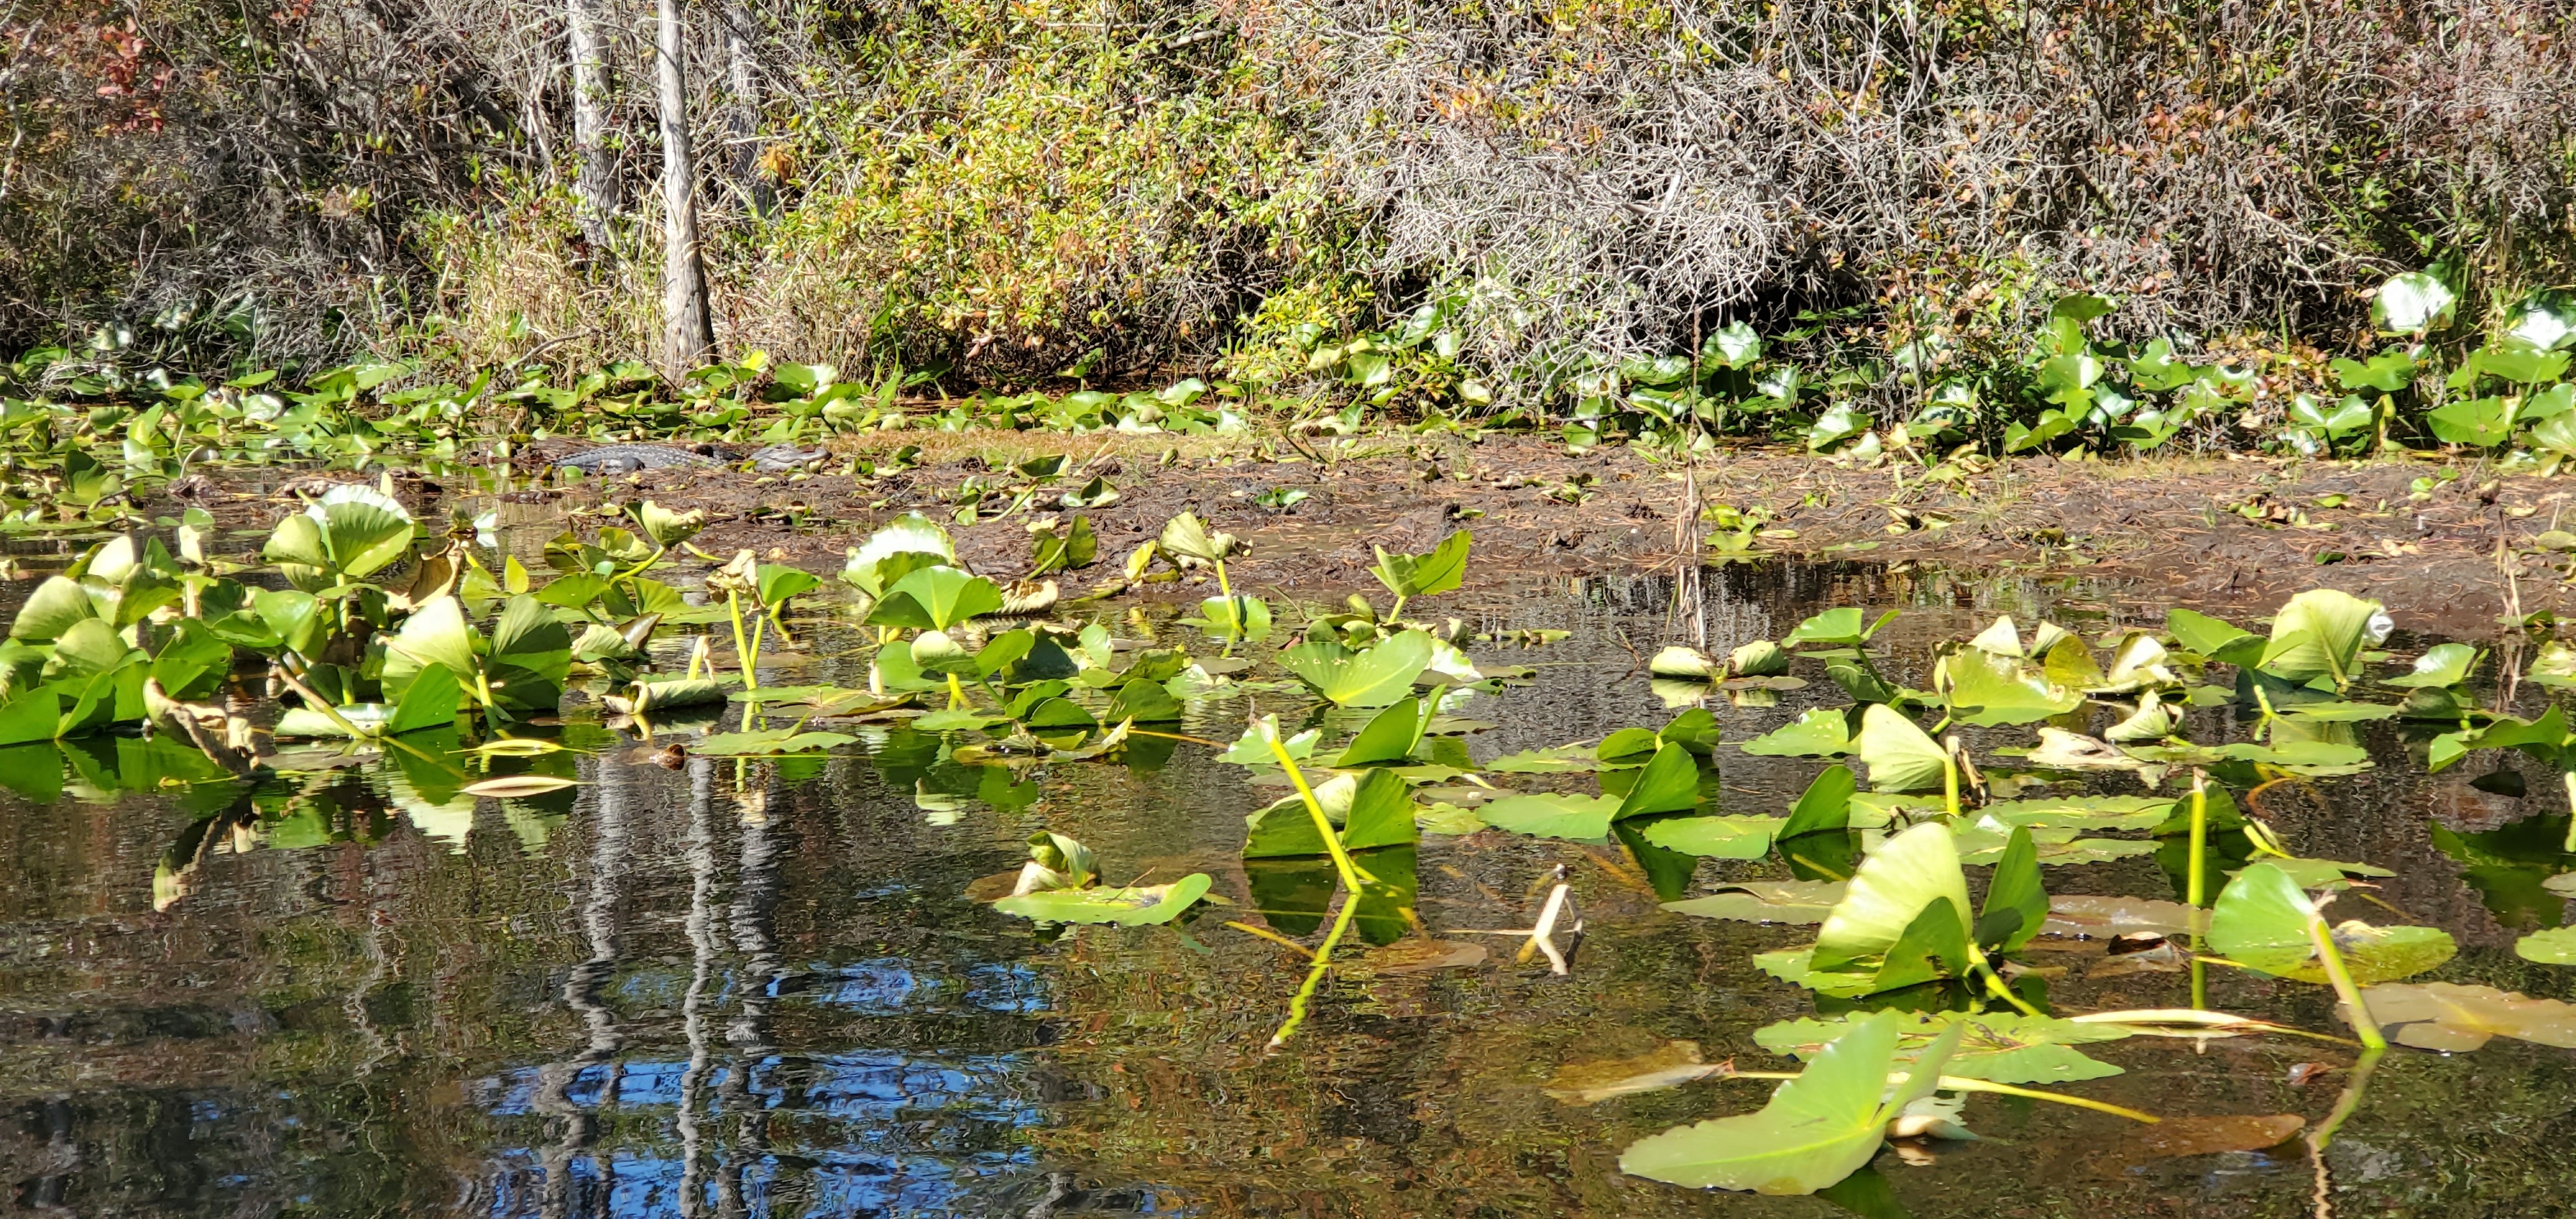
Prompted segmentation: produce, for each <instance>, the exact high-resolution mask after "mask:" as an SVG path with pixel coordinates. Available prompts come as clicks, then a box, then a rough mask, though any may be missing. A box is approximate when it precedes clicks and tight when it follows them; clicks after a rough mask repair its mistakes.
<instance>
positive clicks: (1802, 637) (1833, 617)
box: [1780, 605, 1897, 648]
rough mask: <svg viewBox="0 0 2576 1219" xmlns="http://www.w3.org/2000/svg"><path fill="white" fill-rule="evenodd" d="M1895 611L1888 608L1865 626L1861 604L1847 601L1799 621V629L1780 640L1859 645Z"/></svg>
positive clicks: (1784, 642)
mask: <svg viewBox="0 0 2576 1219" xmlns="http://www.w3.org/2000/svg"><path fill="white" fill-rule="evenodd" d="M1896 613H1897V611H1895V610H1889V611H1887V612H1886V613H1884V614H1881V615H1879V616H1878V621H1876V622H1871V623H1869V624H1868V625H1866V626H1864V625H1862V622H1863V619H1862V616H1861V611H1860V608H1859V607H1858V606H1850V605H1846V606H1841V607H1839V608H1836V609H1829V610H1826V611H1825V612H1823V613H1821V614H1818V615H1816V616H1815V617H1813V618H1809V619H1807V620H1806V621H1804V622H1801V623H1799V624H1798V627H1797V629H1796V630H1793V631H1791V632H1789V635H1788V637H1787V638H1785V639H1782V640H1781V641H1780V643H1781V646H1783V647H1792V648H1794V647H1796V646H1798V645H1799V644H1802V643H1827V644H1836V645H1840V646H1843V647H1857V646H1859V645H1861V644H1864V643H1867V642H1869V637H1870V636H1872V635H1875V634H1877V633H1878V630H1879V628H1880V627H1883V626H1886V625H1887V624H1888V622H1889V620H1891V619H1893V618H1895V617H1896Z"/></svg>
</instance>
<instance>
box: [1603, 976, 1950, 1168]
mask: <svg viewBox="0 0 2576 1219" xmlns="http://www.w3.org/2000/svg"><path fill="white" fill-rule="evenodd" d="M1963 1032H1964V1029H1963V1027H1962V1026H1953V1027H1952V1029H1950V1030H1949V1031H1947V1032H1944V1033H1943V1034H1942V1035H1941V1036H1940V1037H1939V1038H1936V1039H1935V1040H1934V1041H1933V1042H1932V1043H1931V1044H1929V1045H1927V1046H1925V1047H1924V1048H1923V1050H1922V1051H1921V1052H1920V1053H1919V1054H1918V1055H1917V1056H1916V1058H1915V1063H1914V1067H1913V1069H1912V1070H1911V1071H1910V1072H1909V1073H1907V1075H1906V1077H1905V1081H1904V1082H1903V1083H1902V1084H1900V1085H1898V1086H1897V1087H1896V1088H1895V1089H1894V1090H1893V1091H1892V1092H1891V1091H1890V1089H1889V1088H1888V1083H1887V1077H1888V1073H1889V1070H1890V1068H1891V1067H1893V1066H1894V1064H1895V1061H1896V1048H1897V1041H1898V1038H1899V1035H1900V1030H1899V1018H1898V1017H1897V1016H1895V1015H1893V1014H1889V1013H1881V1014H1879V1015H1875V1016H1872V1017H1870V1018H1869V1019H1866V1020H1863V1021H1861V1022H1859V1023H1858V1024H1856V1025H1855V1026H1854V1027H1853V1028H1852V1029H1851V1031H1850V1032H1847V1033H1845V1034H1843V1035H1842V1036H1841V1037H1839V1038H1837V1039H1835V1040H1834V1041H1833V1042H1832V1043H1831V1044H1829V1045H1827V1046H1825V1047H1824V1048H1823V1049H1822V1050H1820V1051H1818V1053H1817V1054H1816V1057H1815V1059H1814V1060H1813V1061H1812V1062H1810V1063H1809V1064H1808V1066H1807V1069H1806V1071H1805V1073H1803V1074H1801V1075H1800V1076H1799V1077H1798V1078H1796V1079H1794V1080H1790V1081H1789V1082H1787V1083H1784V1084H1782V1085H1780V1088H1779V1090H1778V1091H1776V1092H1774V1093H1772V1095H1771V1102H1770V1103H1769V1104H1767V1105H1765V1106H1763V1108H1762V1110H1761V1111H1760V1112H1758V1113H1750V1114H1745V1115H1743V1116H1740V1117H1727V1118H1719V1119H1717V1120H1714V1121H1707V1122H1699V1123H1696V1124H1693V1125H1689V1126H1682V1127H1677V1128H1675V1129H1672V1130H1667V1131H1665V1132H1664V1133H1662V1134H1658V1135H1654V1136H1652V1137H1650V1138H1646V1139H1643V1140H1640V1141H1638V1142H1636V1143H1634V1144H1632V1145H1630V1146H1629V1148H1628V1149H1627V1150H1626V1151H1624V1152H1622V1153H1620V1156H1619V1170H1620V1171H1621V1172H1624V1173H1627V1174H1628V1175H1630V1176H1635V1177H1646V1178H1649V1179H1652V1180H1657V1181H1665V1182H1670V1183H1672V1184H1674V1185H1682V1186H1689V1187H1691V1188H1710V1187H1714V1188H1719V1189H1737V1190H1752V1191H1755V1192H1758V1193H1766V1194H1809V1193H1814V1192H1815V1191H1817V1190H1819V1189H1823V1188H1824V1187H1826V1186H1828V1185H1831V1184H1833V1183H1835V1182H1837V1181H1840V1180H1842V1179H1843V1178H1844V1177H1847V1176H1850V1175H1851V1174H1852V1172H1853V1171H1854V1170H1856V1169H1858V1168H1860V1167H1861V1166H1862V1165H1864V1164H1867V1163H1868V1162H1869V1159H1870V1157H1871V1156H1872V1155H1875V1154H1877V1152H1878V1147H1879V1144H1880V1142H1881V1141H1883V1140H1884V1138H1885V1137H1886V1131H1887V1124H1888V1122H1889V1121H1890V1120H1891V1119H1892V1118H1894V1117H1895V1116H1896V1115H1897V1114H1898V1113H1901V1112H1903V1111H1904V1109H1905V1107H1906V1106H1907V1105H1909V1104H1912V1103H1913V1102H1914V1101H1916V1100H1918V1099H1921V1098H1922V1097H1924V1096H1927V1095H1930V1094H1931V1092H1932V1090H1933V1088H1934V1086H1935V1085H1936V1084H1937V1083H1938V1082H1939V1078H1940V1073H1941V1071H1942V1069H1943V1067H1944V1065H1945V1064H1946V1063H1947V1062H1948V1061H1949V1058H1950V1055H1951V1053H1952V1052H1953V1051H1954V1050H1955V1049H1956V1048H1957V1045H1958V1041H1959V1038H1960V1036H1961V1035H1962V1034H1963Z"/></svg>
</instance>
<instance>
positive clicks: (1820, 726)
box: [1736, 707, 1852, 758]
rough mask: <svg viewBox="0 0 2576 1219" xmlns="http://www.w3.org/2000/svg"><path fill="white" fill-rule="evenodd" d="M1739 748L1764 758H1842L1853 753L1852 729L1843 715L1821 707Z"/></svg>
mask: <svg viewBox="0 0 2576 1219" xmlns="http://www.w3.org/2000/svg"><path fill="white" fill-rule="evenodd" d="M1736 748H1738V749H1741V750H1743V751H1744V752H1746V753H1750V754H1756V755H1759V756H1762V757H1775V758H1830V757H1840V756H1841V755H1843V754H1847V753H1850V752H1851V751H1852V739H1851V726H1850V722H1849V721H1848V720H1846V719H1844V718H1843V713H1842V712H1840V711H1832V710H1827V709H1824V708H1821V707H1820V708H1817V709H1815V710H1812V711H1809V712H1806V713H1805V714H1803V715H1800V716H1799V717H1798V718H1797V719H1795V720H1793V721H1791V722H1789V723H1786V724H1783V725H1781V726H1779V727H1777V728H1774V729H1772V730H1771V731H1769V732H1766V733H1763V734H1762V735H1760V736H1757V737H1755V738H1753V739H1752V740H1749V741H1746V742H1745V743H1743V744H1742V745H1739V746H1737V747H1736Z"/></svg>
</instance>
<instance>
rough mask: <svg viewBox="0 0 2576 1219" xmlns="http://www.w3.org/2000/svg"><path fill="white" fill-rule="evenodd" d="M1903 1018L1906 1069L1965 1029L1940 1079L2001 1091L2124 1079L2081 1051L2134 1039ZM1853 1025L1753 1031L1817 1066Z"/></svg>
mask: <svg viewBox="0 0 2576 1219" xmlns="http://www.w3.org/2000/svg"><path fill="white" fill-rule="evenodd" d="M1897 1018H1898V1020H1899V1022H1900V1031H1901V1033H1902V1037H1901V1039H1900V1040H1899V1041H1898V1042H1897V1048H1896V1062H1897V1064H1898V1065H1899V1066H1903V1065H1904V1064H1906V1063H1909V1062H1912V1061H1913V1060H1914V1058H1915V1056H1916V1055H1918V1054H1920V1053H1922V1051H1923V1050H1924V1049H1925V1048H1927V1047H1929V1046H1930V1045H1931V1044H1932V1043H1933V1042H1934V1041H1935V1040H1937V1039H1938V1038H1939V1037H1940V1035H1941V1034H1942V1033H1944V1032H1947V1031H1948V1030H1949V1029H1950V1028H1951V1027H1953V1026H1957V1025H1964V1026H1965V1027H1966V1032H1965V1033H1964V1034H1963V1035H1962V1037H1961V1038H1960V1040H1959V1047H1958V1050H1957V1051H1956V1052H1955V1053H1953V1054H1951V1056H1950V1060H1949V1061H1948V1062H1947V1063H1945V1064H1944V1065H1943V1066H1942V1068H1941V1073H1942V1074H1944V1075H1955V1076H1958V1077H1960V1078H1962V1079H1983V1080H1988V1081H1990V1082H1993V1083H1999V1084H2065V1083H2074V1082H2077V1081H2079V1080H2087V1079H2107V1078H2109V1077H2111V1076H2114V1075H2118V1074H2121V1071H2120V1068H2118V1067H2116V1066H2113V1065H2111V1064H2110V1063H2107V1062H2103V1061H2101V1060H2100V1059H2097V1058H2093V1057H2091V1056H2089V1055H2086V1054H2085V1053H2083V1052H2082V1051H2080V1050H2077V1049H2075V1048H2074V1047H2076V1046H2079V1045H2091V1044H2096V1043H2100V1042H2105V1041H2119V1040H2121V1039H2123V1038H2125V1037H2127V1036H2129V1030H2128V1029H2126V1028H2123V1027H2120V1026H2118V1025H2113V1024H2098V1023H2087V1024H2079V1023H2077V1022H2075V1021H2072V1020H2058V1019H2051V1018H2049V1017H2045V1016H2022V1015H2016V1014H2012V1013H2008V1012H1988V1013H1984V1014H1981V1015H1974V1016H1971V1015H1966V1014H1963V1013H1956V1012H1903V1013H1897ZM1853 1024H1854V1020H1853V1018H1852V1017H1850V1016H1844V1017H1841V1018H1838V1019H1833V1020H1819V1019H1815V1018H1812V1017H1811V1018H1808V1019H1803V1020H1784V1021H1781V1022H1780V1023H1778V1024H1771V1025H1765V1026H1763V1027H1762V1028H1759V1029H1756V1030H1754V1033H1753V1040H1754V1041H1755V1043H1757V1044H1759V1045H1760V1046H1761V1047H1762V1048H1763V1049H1766V1050H1769V1051H1771V1052H1772V1053H1774V1054H1780V1055H1785V1056H1789V1057H1795V1058H1812V1057H1814V1056H1815V1055H1816V1053H1817V1052H1818V1051H1820V1050H1822V1049H1823V1048H1824V1047H1825V1046H1826V1045H1827V1044H1830V1043H1831V1042H1832V1041H1833V1040H1834V1039H1835V1038H1837V1037H1840V1036H1842V1035H1843V1034H1845V1033H1847V1032H1849V1031H1851V1028H1852V1025H1853Z"/></svg>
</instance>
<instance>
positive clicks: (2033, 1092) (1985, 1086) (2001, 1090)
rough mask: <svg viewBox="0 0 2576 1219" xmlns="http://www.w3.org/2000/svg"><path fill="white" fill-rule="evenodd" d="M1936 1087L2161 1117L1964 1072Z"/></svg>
mask: <svg viewBox="0 0 2576 1219" xmlns="http://www.w3.org/2000/svg"><path fill="white" fill-rule="evenodd" d="M1715 1074H1716V1077H1717V1078H1719V1079H1782V1080H1787V1079H1796V1078H1798V1072H1796V1071H1737V1070H1732V1069H1729V1070H1721V1071H1718V1072H1716V1073H1715ZM1894 1079H1895V1076H1894V1075H1891V1076H1890V1080H1889V1081H1890V1082H1894ZM1940 1087H1941V1090H1942V1091H1944V1092H1992V1093H1994V1094H1995V1095H1997V1096H2019V1097H2023V1098H2025V1099H2028V1100H2044V1101H2047V1102H2049V1103H2050V1104H2054V1105H2072V1106H2074V1107H2075V1108H2078V1109H2091V1110H2093V1111H2094V1112H2096V1113H2108V1114H2112V1115H2114V1116H2117V1117H2125V1118H2127V1119H2129V1120H2130V1121H2133V1122H2144V1123H2146V1124H2148V1125H2150V1126H2152V1125H2154V1124H2156V1123H2158V1122H2161V1121H2163V1120H2164V1119H2163V1118H2160V1117H2157V1116H2156V1115H2154V1114H2152V1113H2140V1112H2138V1111H2137V1110H2135V1109H2124V1108H2122V1107H2120V1106H2118V1105H2114V1104H2110V1103H2108V1102H2106V1101H2098V1100H2090V1099H2087V1098H2085V1097H2081V1096H2068V1095H2067V1094H2065V1093H2063V1092H2043V1091H2041V1090H2040V1089H2037V1088H2017V1087H2014V1086H2013V1085H2011V1084H1999V1083H1995V1082H1993V1081H1992V1080H1984V1079H1970V1078H1968V1077H1966V1076H1964V1075H1944V1076H1942V1077H1941V1084H1940Z"/></svg>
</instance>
